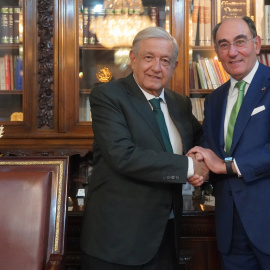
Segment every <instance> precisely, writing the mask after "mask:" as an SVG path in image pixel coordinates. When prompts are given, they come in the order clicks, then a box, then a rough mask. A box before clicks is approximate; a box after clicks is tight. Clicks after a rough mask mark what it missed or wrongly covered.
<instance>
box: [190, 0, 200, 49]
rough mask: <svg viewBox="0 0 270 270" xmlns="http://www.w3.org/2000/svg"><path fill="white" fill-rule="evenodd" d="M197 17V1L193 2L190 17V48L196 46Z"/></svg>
mask: <svg viewBox="0 0 270 270" xmlns="http://www.w3.org/2000/svg"><path fill="white" fill-rule="evenodd" d="M198 17H199V0H194V1H193V10H192V15H191V20H192V29H191V46H195V45H196V37H197V27H198Z"/></svg>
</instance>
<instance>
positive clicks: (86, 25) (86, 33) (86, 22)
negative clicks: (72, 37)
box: [83, 6, 89, 45]
mask: <svg viewBox="0 0 270 270" xmlns="http://www.w3.org/2000/svg"><path fill="white" fill-rule="evenodd" d="M83 44H84V45H87V44H89V7H87V6H84V7H83Z"/></svg>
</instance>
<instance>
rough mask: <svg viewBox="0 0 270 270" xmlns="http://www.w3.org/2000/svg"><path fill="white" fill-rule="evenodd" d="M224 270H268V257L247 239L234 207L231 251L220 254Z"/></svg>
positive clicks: (269, 258) (269, 259) (269, 256)
mask: <svg viewBox="0 0 270 270" xmlns="http://www.w3.org/2000/svg"><path fill="white" fill-rule="evenodd" d="M221 258H222V263H223V269H224V270H269V269H270V255H268V254H265V253H263V252H261V251H260V250H258V249H257V248H256V247H255V246H254V245H253V244H252V243H251V242H250V240H249V239H248V236H247V234H246V232H245V229H244V227H243V224H242V222H241V219H240V217H239V214H238V211H237V209H236V207H234V222H233V235H232V244H231V249H230V252H229V253H228V254H221Z"/></svg>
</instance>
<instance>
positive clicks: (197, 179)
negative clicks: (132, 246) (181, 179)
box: [188, 154, 209, 187]
mask: <svg viewBox="0 0 270 270" xmlns="http://www.w3.org/2000/svg"><path fill="white" fill-rule="evenodd" d="M189 157H191V158H192V160H193V167H194V176H192V177H190V178H189V179H188V182H189V183H190V184H191V185H193V186H195V187H198V186H201V185H202V184H203V183H204V182H205V181H206V180H208V178H209V169H208V168H207V166H206V165H205V162H204V161H198V160H197V159H196V157H195V155H194V154H190V155H189Z"/></svg>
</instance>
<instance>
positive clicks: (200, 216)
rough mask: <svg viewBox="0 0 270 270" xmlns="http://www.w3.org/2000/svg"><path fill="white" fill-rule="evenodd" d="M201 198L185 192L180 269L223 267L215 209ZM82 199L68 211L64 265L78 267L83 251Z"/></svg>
mask: <svg viewBox="0 0 270 270" xmlns="http://www.w3.org/2000/svg"><path fill="white" fill-rule="evenodd" d="M202 203H203V202H202V201H200V200H193V199H192V197H191V196H188V195H186V196H184V210H183V219H182V220H183V223H182V238H181V242H180V244H181V252H180V254H179V256H180V269H181V270H220V269H221V265H220V260H219V254H218V251H217V246H216V237H215V221H214V219H215V212H214V208H213V207H209V208H208V209H207V211H203V210H202V208H201V204H202ZM83 210H84V205H83V200H82V199H79V201H78V199H76V198H75V199H73V206H72V207H71V206H70V207H69V211H68V214H67V220H68V223H67V239H66V246H67V248H66V254H65V267H66V268H65V269H66V270H75V269H76V270H79V269H80V259H81V252H80V248H79V238H80V231H81V224H82V219H83Z"/></svg>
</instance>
